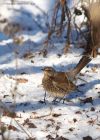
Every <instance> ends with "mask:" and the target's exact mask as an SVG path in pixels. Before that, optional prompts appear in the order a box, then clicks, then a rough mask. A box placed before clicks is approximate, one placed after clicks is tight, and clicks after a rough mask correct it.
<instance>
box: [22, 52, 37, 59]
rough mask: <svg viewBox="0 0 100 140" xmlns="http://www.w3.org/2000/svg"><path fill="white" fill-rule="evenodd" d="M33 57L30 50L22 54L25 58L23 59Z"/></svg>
mask: <svg viewBox="0 0 100 140" xmlns="http://www.w3.org/2000/svg"><path fill="white" fill-rule="evenodd" d="M33 57H34V55H33V53H32V52H27V53H25V54H24V55H23V58H25V59H30V58H33Z"/></svg>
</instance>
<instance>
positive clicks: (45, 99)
mask: <svg viewBox="0 0 100 140" xmlns="http://www.w3.org/2000/svg"><path fill="white" fill-rule="evenodd" d="M44 103H45V104H46V91H45V94H44Z"/></svg>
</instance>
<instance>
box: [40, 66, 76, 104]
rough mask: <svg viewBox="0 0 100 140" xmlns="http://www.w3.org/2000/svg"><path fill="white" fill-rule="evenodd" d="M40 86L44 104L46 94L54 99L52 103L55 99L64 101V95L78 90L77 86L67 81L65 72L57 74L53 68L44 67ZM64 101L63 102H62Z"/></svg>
mask: <svg viewBox="0 0 100 140" xmlns="http://www.w3.org/2000/svg"><path fill="white" fill-rule="evenodd" d="M42 70H43V73H44V75H43V78H42V85H43V88H44V90H45V96H44V102H45V97H46V92H48V93H49V94H50V95H51V96H53V97H54V100H53V101H54V102H55V101H56V100H57V98H59V99H60V101H61V100H62V99H64V97H65V96H66V95H68V94H69V93H70V92H72V91H75V90H78V88H77V86H76V85H75V84H74V83H73V82H72V81H71V80H70V79H68V76H67V74H66V72H58V71H56V70H55V69H54V68H53V67H48V66H47V67H44V68H42ZM63 101H64V100H63Z"/></svg>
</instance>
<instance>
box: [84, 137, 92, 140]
mask: <svg viewBox="0 0 100 140" xmlns="http://www.w3.org/2000/svg"><path fill="white" fill-rule="evenodd" d="M83 140H93V139H92V137H90V136H86V137H83Z"/></svg>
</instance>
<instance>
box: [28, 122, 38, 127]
mask: <svg viewBox="0 0 100 140" xmlns="http://www.w3.org/2000/svg"><path fill="white" fill-rule="evenodd" d="M27 125H28V126H29V128H37V126H36V125H35V124H34V123H31V122H29V123H27Z"/></svg>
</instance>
